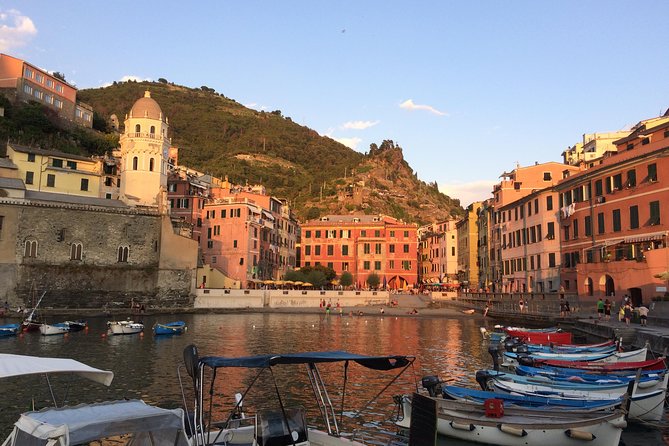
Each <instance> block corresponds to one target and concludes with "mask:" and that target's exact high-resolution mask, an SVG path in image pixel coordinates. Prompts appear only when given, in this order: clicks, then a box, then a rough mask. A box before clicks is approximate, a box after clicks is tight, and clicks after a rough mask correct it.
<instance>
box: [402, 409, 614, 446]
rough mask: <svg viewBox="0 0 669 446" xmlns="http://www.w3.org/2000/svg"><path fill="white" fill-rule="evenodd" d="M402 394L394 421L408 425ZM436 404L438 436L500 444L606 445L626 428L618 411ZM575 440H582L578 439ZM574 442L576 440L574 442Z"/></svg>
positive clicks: (407, 411) (535, 445) (611, 442)
mask: <svg viewBox="0 0 669 446" xmlns="http://www.w3.org/2000/svg"><path fill="white" fill-rule="evenodd" d="M407 400H409V399H408V398H407V397H404V404H403V409H404V418H403V419H402V420H401V421H399V422H398V423H397V424H398V425H399V426H400V427H403V428H408V427H409V426H410V425H411V424H410V423H411V417H410V415H408V414H410V413H411V406H410V402H407ZM435 401H436V403H437V414H438V419H437V431H438V433H439V434H440V435H443V436H446V437H451V438H457V439H461V440H465V441H472V442H477V443H487V444H495V445H501V446H517V445H527V446H564V445H565V444H571V443H572V442H571V441H570V436H571V438H574V437H584V438H588V440H589V441H587V444H589V445H594V446H610V445H616V444H618V443H619V442H620V435H621V434H622V429H623V428H624V427H626V425H627V422H626V421H625V415H624V413H623V412H622V411H615V412H602V413H598V412H595V413H583V412H579V411H548V410H543V409H534V410H532V409H516V408H511V409H507V408H505V409H504V415H503V416H502V417H499V418H492V417H486V416H485V409H484V405H483V404H477V403H471V402H462V401H452V400H444V399H440V398H435ZM578 443H586V442H585V441H581V440H579V441H578ZM575 444H576V443H575Z"/></svg>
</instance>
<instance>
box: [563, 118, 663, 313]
mask: <svg viewBox="0 0 669 446" xmlns="http://www.w3.org/2000/svg"><path fill="white" fill-rule="evenodd" d="M615 145H616V146H617V153H616V154H614V155H612V156H609V157H607V158H605V159H603V161H602V163H601V164H600V165H597V166H595V167H593V168H591V169H588V170H586V171H584V172H581V173H579V174H577V175H573V176H571V177H570V178H567V179H565V180H564V181H563V182H562V183H560V184H559V185H558V186H557V190H558V191H559V192H560V203H559V204H560V220H561V224H560V226H561V229H562V243H561V252H562V268H563V275H564V282H565V288H570V289H572V290H577V291H578V292H579V294H580V295H585V296H592V298H593V300H594V299H597V298H599V297H609V298H610V297H611V296H617V297H618V298H621V296H622V295H624V294H629V295H630V296H631V297H632V301H633V303H634V304H635V305H638V304H639V303H641V302H642V301H648V300H649V299H650V298H652V297H654V296H658V295H660V296H661V295H664V293H666V291H667V290H666V287H667V283H666V282H663V281H662V280H661V279H658V278H656V277H655V275H658V274H660V273H663V272H665V271H667V269H668V268H667V267H668V265H669V249H668V248H667V233H668V230H669V217H667V207H669V204H668V203H669V175H668V174H667V173H668V172H669V156H668V155H669V114H665V115H664V116H662V117H659V118H653V119H650V120H646V121H642V122H640V123H639V124H637V125H636V126H635V127H634V128H633V131H632V133H631V134H630V135H629V136H627V137H625V138H622V139H619V140H617V141H616V142H615Z"/></svg>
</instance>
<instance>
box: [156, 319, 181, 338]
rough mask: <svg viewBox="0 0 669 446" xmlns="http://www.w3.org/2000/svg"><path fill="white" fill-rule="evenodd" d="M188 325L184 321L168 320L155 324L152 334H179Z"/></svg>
mask: <svg viewBox="0 0 669 446" xmlns="http://www.w3.org/2000/svg"><path fill="white" fill-rule="evenodd" d="M187 329H188V327H186V323H185V322H184V321H175V322H168V323H166V324H156V325H154V326H153V334H154V335H156V336H159V335H180V334H183V333H184V332H185V331H186V330H187Z"/></svg>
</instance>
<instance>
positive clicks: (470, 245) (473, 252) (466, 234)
mask: <svg viewBox="0 0 669 446" xmlns="http://www.w3.org/2000/svg"><path fill="white" fill-rule="evenodd" d="M480 208H481V202H480V201H476V202H474V203H472V204H470V205H469V206H467V209H466V210H465V216H464V217H463V218H462V219H461V220H460V221H458V223H457V224H456V230H457V234H458V280H459V281H460V283H461V284H462V287H463V288H467V289H472V290H476V289H477V288H478V286H479V262H478V239H479V236H478V226H477V224H476V219H477V215H478V212H479V209H480Z"/></svg>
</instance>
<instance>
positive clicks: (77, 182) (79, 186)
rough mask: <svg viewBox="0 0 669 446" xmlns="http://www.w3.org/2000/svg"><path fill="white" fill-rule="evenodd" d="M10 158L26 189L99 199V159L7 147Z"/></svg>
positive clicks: (12, 145) (52, 151) (9, 145)
mask: <svg viewBox="0 0 669 446" xmlns="http://www.w3.org/2000/svg"><path fill="white" fill-rule="evenodd" d="M7 158H9V160H11V162H12V163H14V165H15V166H16V168H17V177H18V178H19V179H22V180H23V182H24V183H25V187H26V189H27V190H32V191H38V192H51V193H59V194H67V195H78V196H84V197H96V198H97V197H99V195H100V186H101V183H100V178H101V171H102V164H101V162H100V160H98V159H93V158H86V157H83V156H77V155H71V154H68V153H63V152H57V151H54V150H43V149H37V148H33V147H25V146H20V145H18V144H14V143H8V144H7Z"/></svg>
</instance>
